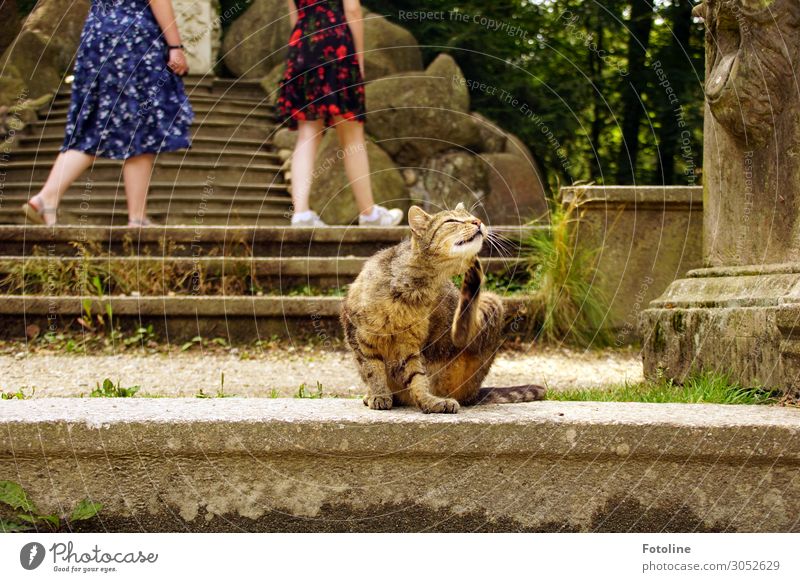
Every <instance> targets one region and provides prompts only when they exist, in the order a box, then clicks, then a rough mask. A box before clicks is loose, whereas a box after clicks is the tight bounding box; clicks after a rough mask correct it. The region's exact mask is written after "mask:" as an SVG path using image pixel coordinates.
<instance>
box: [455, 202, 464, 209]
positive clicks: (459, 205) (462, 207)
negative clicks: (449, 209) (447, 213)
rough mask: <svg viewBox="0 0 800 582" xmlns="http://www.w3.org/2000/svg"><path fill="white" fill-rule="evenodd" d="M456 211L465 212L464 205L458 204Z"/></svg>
mask: <svg viewBox="0 0 800 582" xmlns="http://www.w3.org/2000/svg"><path fill="white" fill-rule="evenodd" d="M456 210H465V208H464V203H463V202H459V203H458V204H456Z"/></svg>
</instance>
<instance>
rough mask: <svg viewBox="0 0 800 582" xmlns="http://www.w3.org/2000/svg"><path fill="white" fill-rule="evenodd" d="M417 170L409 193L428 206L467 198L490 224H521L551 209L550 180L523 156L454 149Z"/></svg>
mask: <svg viewBox="0 0 800 582" xmlns="http://www.w3.org/2000/svg"><path fill="white" fill-rule="evenodd" d="M413 171H414V173H415V174H416V177H415V179H414V180H411V182H412V185H411V188H410V194H411V199H412V201H414V202H415V203H417V204H420V205H421V206H423V208H425V210H427V211H429V212H437V211H439V210H443V209H446V208H453V207H455V205H456V204H458V203H459V202H463V203H464V204H465V205H466V206H467V207H474V210H473V211H474V213H475V214H476V215H477V216H480V217H481V218H483V219H484V220H486V221H487V222H488V223H489V224H521V223H525V222H528V221H530V220H532V219H535V218H542V217H543V216H545V215H546V214H547V199H546V196H545V191H546V185H545V183H544V182H543V181H542V179H541V177H540V175H539V171H538V168H537V167H536V166H535V165H534V166H532V165H531V164H530V163H529V161H528V160H526V159H525V158H523V157H521V156H516V155H513V154H508V153H503V152H499V153H491V154H481V155H474V154H472V153H470V152H467V151H463V150H462V151H458V150H453V151H448V152H444V153H440V154H437V155H435V156H433V157H431V158H428V159H427V160H425V162H424V163H423V166H422V168H421V169H416V170H413Z"/></svg>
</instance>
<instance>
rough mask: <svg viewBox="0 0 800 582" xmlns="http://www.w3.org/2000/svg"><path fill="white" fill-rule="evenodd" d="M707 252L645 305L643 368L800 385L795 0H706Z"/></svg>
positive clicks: (799, 95) (700, 10) (798, 15)
mask: <svg viewBox="0 0 800 582" xmlns="http://www.w3.org/2000/svg"><path fill="white" fill-rule="evenodd" d="M694 14H695V16H700V17H702V18H703V20H704V22H705V26H706V82H705V93H706V115H705V127H704V144H705V145H704V163H703V176H704V177H703V182H704V184H703V185H704V207H703V214H704V225H703V227H704V228H703V247H704V249H703V250H704V263H705V264H706V265H707V267H708V268H706V269H698V270H696V271H692V272H690V273H688V274H687V277H686V278H684V279H680V280H678V281H675V282H674V283H673V284H672V285H671V286H670V287H669V289H667V291H666V292H665V293H664V295H662V296H661V297H660V298H659V299H657V300H655V301H653V302H652V303H651V305H650V309H648V310H647V311H645V312H644V313H643V315H642V335H643V337H645V338H646V339H645V345H644V350H643V358H644V364H645V373H646V374H647V375H649V376H655V375H657V374H662V373H666V375H667V376H669V377H673V378H677V379H678V380H680V379H683V378H685V377H686V376H687V375H689V374H692V373H695V372H699V371H702V370H709V369H713V370H716V371H719V372H724V373H730V374H732V375H733V377H734V379H736V380H739V381H741V382H744V383H750V384H762V385H770V386H776V387H780V388H783V389H784V390H789V391H795V392H798V393H800V75H799V74H798V73H800V70H799V69H798V66H800V0H706V2H704V3H703V4H700V5H698V6H697V7H695V9H694Z"/></svg>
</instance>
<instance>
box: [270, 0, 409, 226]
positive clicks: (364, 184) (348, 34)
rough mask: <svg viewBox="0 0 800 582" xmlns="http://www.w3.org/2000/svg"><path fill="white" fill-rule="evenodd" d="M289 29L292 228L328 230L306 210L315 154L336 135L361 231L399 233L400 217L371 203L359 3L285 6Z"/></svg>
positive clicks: (284, 91)
mask: <svg viewBox="0 0 800 582" xmlns="http://www.w3.org/2000/svg"><path fill="white" fill-rule="evenodd" d="M287 1H288V4H289V10H290V12H291V14H290V18H291V22H292V35H291V37H290V38H289V55H288V58H287V62H286V72H285V73H284V76H283V80H282V81H281V84H280V90H279V94H278V117H279V119H281V120H282V121H283V122H284V123H286V125H287V126H288V127H289V129H292V130H297V131H298V135H297V145H296V146H295V150H294V153H293V154H292V202H293V204H294V215H293V216H292V225H293V226H324V225H325V223H324V222H322V220H320V218H319V216H317V214H316V213H315V212H314V211H312V210H311V209H310V208H309V204H308V197H309V193H310V191H311V182H312V178H313V176H312V173H313V171H314V168H315V165H314V161H315V158H316V155H317V148H318V147H319V142H320V140H321V139H322V134H323V132H324V131H325V129H326V128H328V127H331V126H333V127H335V128H336V133H337V135H338V137H339V143H340V145H341V146H342V149H343V151H344V164H345V170H346V172H347V178H348V180H349V181H350V186H351V187H352V188H353V193H354V194H355V198H356V203H357V204H358V208H359V211H360V214H359V217H358V221H359V224H361V225H365V226H395V225H397V224H399V223H400V221H401V220H402V219H403V211H402V210H400V209H397V208H393V209H391V210H389V209H386V208H384V207H382V206H379V205H377V204H375V203H374V200H373V197H372V187H371V185H370V180H369V161H368V158H367V148H366V144H365V142H364V121H365V117H366V110H365V108H364V80H363V79H364V22H363V19H362V15H361V4H360V2H359V0H298V1H297V4H295V2H294V0H287Z"/></svg>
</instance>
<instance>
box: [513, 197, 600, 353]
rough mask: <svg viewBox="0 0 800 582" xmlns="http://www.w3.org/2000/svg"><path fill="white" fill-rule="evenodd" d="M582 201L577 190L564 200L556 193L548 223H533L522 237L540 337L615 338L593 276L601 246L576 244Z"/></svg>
mask: <svg viewBox="0 0 800 582" xmlns="http://www.w3.org/2000/svg"><path fill="white" fill-rule="evenodd" d="M579 205H580V196H579V195H576V196H575V197H574V198H573V199H572V200H570V201H569V203H568V204H566V205H565V204H563V202H562V200H561V197H560V195H558V196H555V197H554V200H553V203H552V207H551V210H550V228H548V229H535V230H533V231H532V232H531V234H530V235H529V236H528V237H527V238H526V239H524V240H523V249H524V252H525V260H526V262H527V268H528V271H529V273H530V280H529V283H528V286H527V290H528V292H529V293H530V294H531V309H532V311H533V313H534V315H535V317H534V319H535V321H536V322H537V323H538V325H539V326H540V330H539V335H540V337H541V338H542V339H544V340H545V341H551V342H562V341H567V342H571V343H575V344H578V345H584V346H586V345H590V344H593V345H595V346H600V345H605V344H607V343H608V342H610V340H611V338H610V334H609V333H608V331H606V330H605V329H604V328H603V326H602V323H603V319H604V317H605V315H606V312H607V309H608V304H607V301H606V300H605V298H604V297H603V296H602V294H601V292H600V291H599V289H598V287H597V285H596V281H595V274H596V267H597V253H598V251H599V250H600V249H592V248H586V247H583V246H581V245H579V244H577V240H576V224H577V222H578V221H579V220H580V218H581V212H580V209H579Z"/></svg>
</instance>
